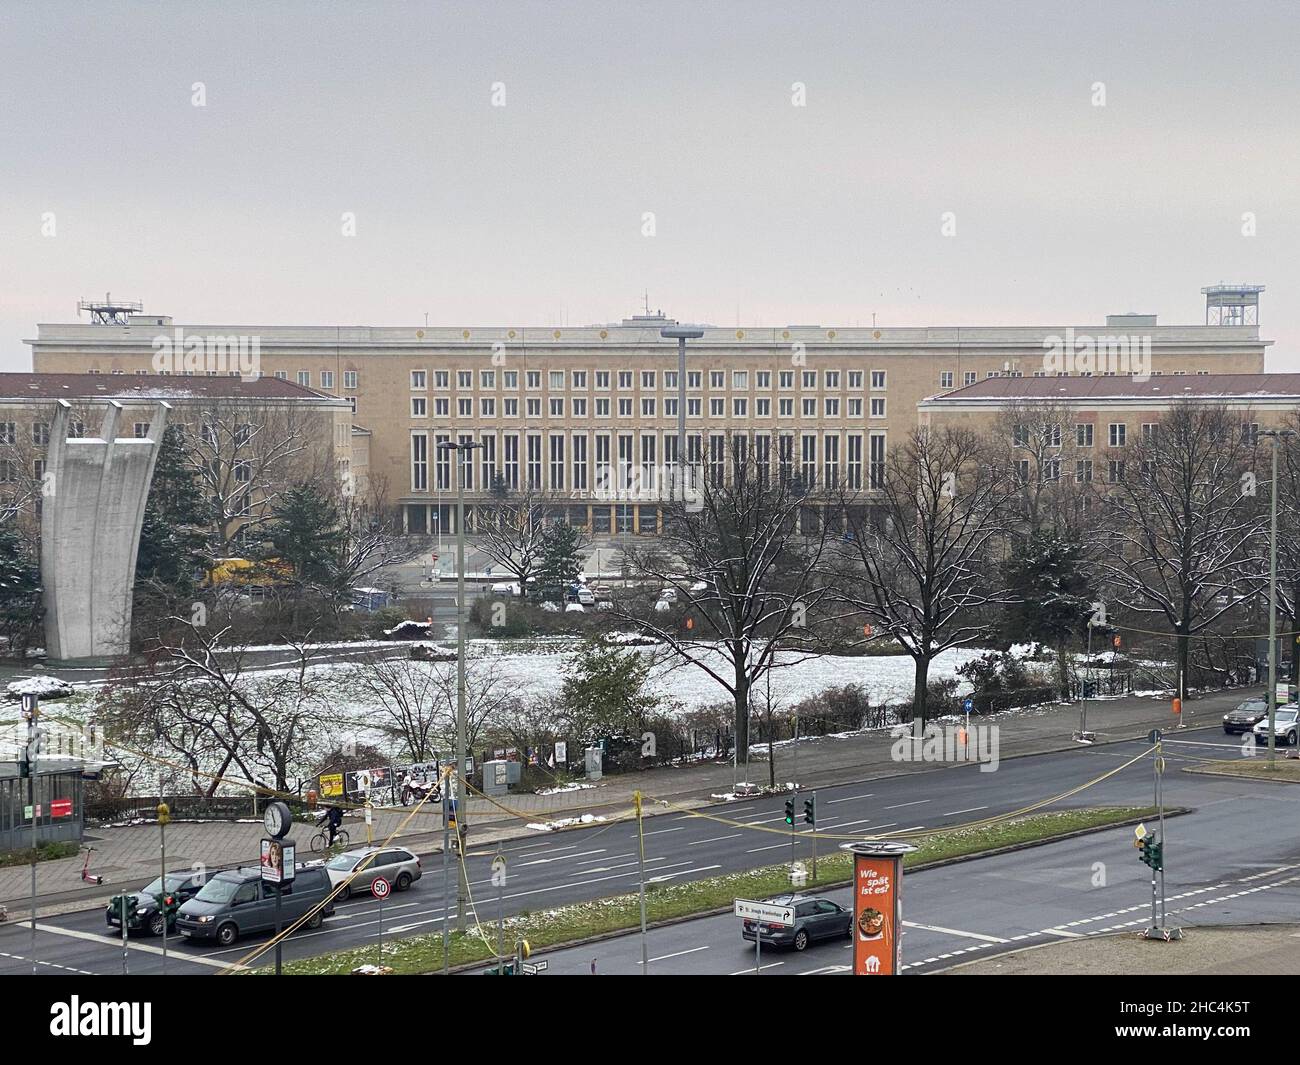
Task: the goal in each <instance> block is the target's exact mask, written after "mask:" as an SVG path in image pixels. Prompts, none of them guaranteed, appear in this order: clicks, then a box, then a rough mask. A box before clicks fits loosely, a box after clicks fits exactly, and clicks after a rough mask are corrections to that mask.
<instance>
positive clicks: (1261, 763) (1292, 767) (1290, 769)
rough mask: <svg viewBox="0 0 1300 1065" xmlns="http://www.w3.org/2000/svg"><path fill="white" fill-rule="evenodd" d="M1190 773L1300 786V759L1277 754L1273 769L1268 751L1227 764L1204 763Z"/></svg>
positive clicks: (1282, 752)
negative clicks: (1277, 781)
mask: <svg viewBox="0 0 1300 1065" xmlns="http://www.w3.org/2000/svg"><path fill="white" fill-rule="evenodd" d="M1187 771H1188V772H1189V773H1207V774H1210V775H1211V776H1221V777H1253V778H1254V779H1256V780H1284V781H1288V782H1290V783H1293V784H1300V758H1287V757H1286V755H1285V752H1284V751H1281V750H1279V751H1278V752H1277V761H1276V762H1275V763H1274V765H1273V768H1271V769H1270V768H1269V765H1268V750H1267V749H1265V750H1264V751H1263V752H1261V753H1259V754H1256V755H1255V756H1254V757H1253V758H1238V759H1234V760H1232V761H1225V762H1202V763H1200V764H1199V765H1195V766H1190V767H1189V768H1188V770H1187Z"/></svg>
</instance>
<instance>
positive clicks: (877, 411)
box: [871, 396, 885, 418]
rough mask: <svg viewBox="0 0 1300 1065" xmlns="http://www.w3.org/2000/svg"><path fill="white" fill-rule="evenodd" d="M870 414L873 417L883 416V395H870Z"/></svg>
mask: <svg viewBox="0 0 1300 1065" xmlns="http://www.w3.org/2000/svg"><path fill="white" fill-rule="evenodd" d="M871 416H872V417H873V418H883V417H884V416H885V400H884V397H883V396H872V397H871Z"/></svg>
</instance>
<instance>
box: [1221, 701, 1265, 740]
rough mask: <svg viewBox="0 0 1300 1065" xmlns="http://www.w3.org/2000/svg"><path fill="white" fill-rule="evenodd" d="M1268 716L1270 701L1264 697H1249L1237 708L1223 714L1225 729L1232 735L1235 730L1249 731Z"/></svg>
mask: <svg viewBox="0 0 1300 1065" xmlns="http://www.w3.org/2000/svg"><path fill="white" fill-rule="evenodd" d="M1266 717H1268V702H1267V701H1266V700H1264V699H1247V700H1246V701H1245V702H1244V703H1242V704H1241V705H1240V706H1238V707H1237V708H1236V709H1235V710H1229V711H1228V712H1227V713H1226V714H1224V715H1223V731H1224V732H1226V733H1228V734H1229V735H1231V734H1232V733H1234V732H1249V731H1250V730H1251V729H1253V728H1254V727H1255V726H1256V725H1258V724H1259V723H1260V722H1261V721H1262V720H1263V719H1264V718H1266Z"/></svg>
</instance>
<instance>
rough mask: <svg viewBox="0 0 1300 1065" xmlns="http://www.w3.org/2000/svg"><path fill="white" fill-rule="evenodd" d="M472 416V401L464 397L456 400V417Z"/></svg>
mask: <svg viewBox="0 0 1300 1065" xmlns="http://www.w3.org/2000/svg"><path fill="white" fill-rule="evenodd" d="M473 416H474V401H473V400H472V399H470V398H469V396H465V397H463V398H460V399H457V400H456V417H458V418H472V417H473Z"/></svg>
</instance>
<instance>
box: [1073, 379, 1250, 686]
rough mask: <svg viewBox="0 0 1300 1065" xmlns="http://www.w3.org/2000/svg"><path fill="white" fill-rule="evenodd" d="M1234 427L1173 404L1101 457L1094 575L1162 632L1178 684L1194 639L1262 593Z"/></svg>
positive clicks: (1218, 414)
mask: <svg viewBox="0 0 1300 1065" xmlns="http://www.w3.org/2000/svg"><path fill="white" fill-rule="evenodd" d="M1242 417H1243V415H1242V412H1241V411H1240V410H1237V411H1228V410H1224V409H1222V408H1220V407H1217V406H1208V405H1204V404H1197V403H1194V402H1178V403H1175V404H1174V405H1173V407H1172V409H1171V410H1169V411H1168V412H1167V413H1166V414H1165V415H1164V416H1163V417H1162V418H1161V419H1160V420H1159V421H1158V422H1155V423H1150V427H1149V428H1144V431H1143V432H1142V433H1141V435H1140V436H1138V437H1137V438H1136V439H1135V440H1133V441H1132V442H1126V443H1125V444H1124V445H1123V446H1114V447H1111V448H1110V449H1109V450H1108V452H1107V459H1106V461H1107V475H1106V482H1107V483H1106V488H1107V491H1106V494H1105V496H1104V500H1105V509H1106V511H1107V523H1106V529H1107V545H1106V547H1107V549H1106V550H1105V551H1103V552H1102V553H1101V554H1100V555H1099V557H1098V562H1097V565H1098V568H1099V570H1100V572H1101V574H1102V575H1103V577H1104V578H1105V580H1106V581H1107V582H1108V583H1109V585H1110V587H1111V589H1112V590H1113V592H1114V594H1115V597H1116V599H1117V600H1118V602H1119V604H1120V605H1121V606H1122V607H1123V608H1124V609H1125V610H1128V611H1131V612H1133V613H1134V614H1135V615H1137V616H1138V617H1139V618H1141V619H1144V623H1146V624H1162V625H1164V626H1167V627H1168V629H1169V630H1170V632H1171V633H1172V635H1173V636H1174V638H1175V639H1176V640H1177V645H1178V671H1179V677H1180V678H1181V679H1182V680H1183V681H1184V683H1186V682H1187V678H1188V666H1189V659H1190V650H1191V640H1192V637H1193V636H1195V635H1196V634H1197V633H1200V632H1203V631H1204V630H1206V629H1207V628H1209V627H1210V626H1212V625H1214V624H1215V622H1217V621H1218V620H1219V619H1220V618H1221V617H1223V616H1224V615H1225V614H1227V613H1228V612H1229V611H1230V610H1232V609H1233V608H1234V606H1239V605H1241V604H1242V603H1243V602H1244V603H1249V602H1250V601H1251V600H1252V599H1253V598H1254V597H1255V596H1257V595H1258V594H1259V593H1260V592H1261V591H1262V590H1263V588H1264V587H1265V586H1266V584H1267V577H1266V574H1267V571H1268V570H1267V565H1268V564H1267V560H1266V559H1264V558H1261V550H1260V548H1261V543H1260V540H1261V537H1260V533H1261V530H1262V529H1266V528H1267V520H1268V519H1267V509H1266V508H1265V507H1264V506H1262V505H1261V504H1262V498H1261V497H1262V493H1259V494H1258V495H1257V493H1256V490H1255V486H1256V484H1257V483H1258V481H1259V480H1260V479H1261V478H1259V477H1258V476H1257V474H1256V473H1255V469H1256V467H1257V465H1258V461H1257V457H1256V444H1255V439H1254V435H1253V433H1251V432H1248V431H1243V429H1242V425H1241V419H1242ZM1245 417H1247V418H1248V417H1249V415H1245Z"/></svg>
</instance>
